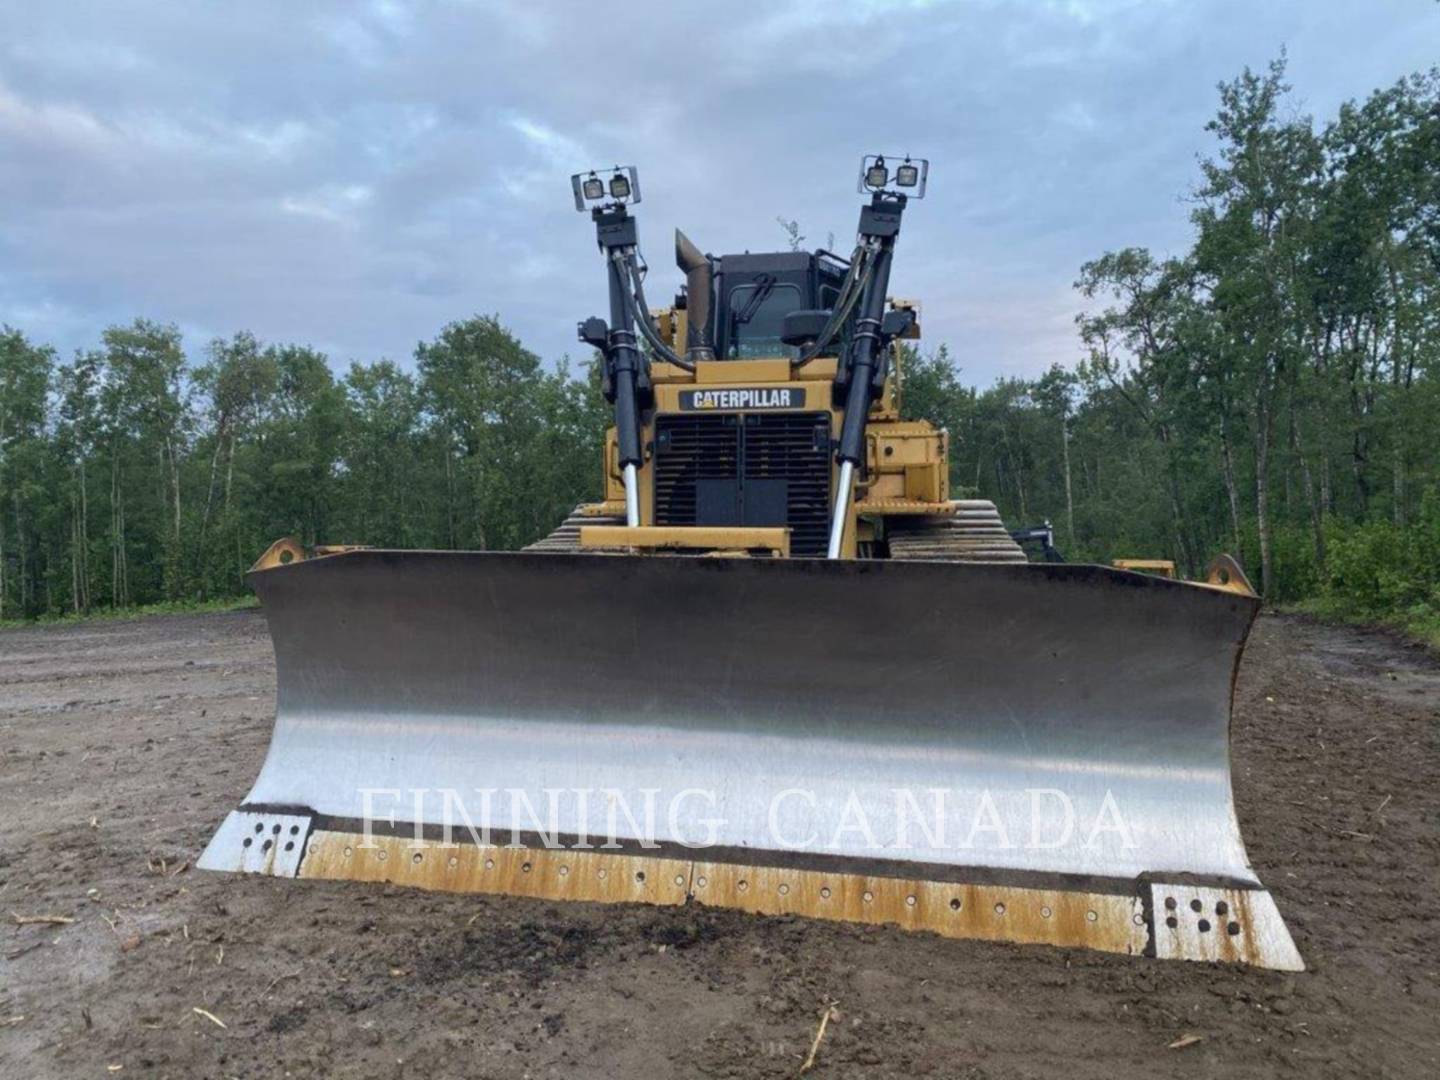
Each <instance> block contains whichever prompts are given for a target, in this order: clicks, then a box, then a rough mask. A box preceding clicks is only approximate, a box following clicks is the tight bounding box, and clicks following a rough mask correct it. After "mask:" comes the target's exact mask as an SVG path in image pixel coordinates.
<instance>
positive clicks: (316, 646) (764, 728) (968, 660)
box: [246, 551, 1258, 886]
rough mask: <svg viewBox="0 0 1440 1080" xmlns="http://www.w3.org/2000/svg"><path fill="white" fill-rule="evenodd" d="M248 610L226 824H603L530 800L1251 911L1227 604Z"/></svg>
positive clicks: (656, 574) (426, 580)
mask: <svg viewBox="0 0 1440 1080" xmlns="http://www.w3.org/2000/svg"><path fill="white" fill-rule="evenodd" d="M252 582H253V584H254V586H255V588H256V590H257V591H258V592H259V594H260V596H261V599H262V601H263V604H264V608H265V612H266V616H267V618H268V620H269V624H270V629H271V633H272V636H273V638H274V643H275V653H276V661H277V668H278V701H277V717H276V725H275V733H274V738H273V741H272V744H271V747H270V752H269V755H268V757H267V759H266V762H265V765H264V767H263V769H262V770H261V773H260V776H259V778H258V779H257V781H256V783H255V786H254V789H253V790H252V791H251V793H250V795H249V797H248V798H247V800H246V804H247V805H262V806H282V807H301V808H306V809H308V810H310V811H313V812H314V813H316V814H319V815H326V816H329V817H333V818H337V819H359V818H361V817H363V816H365V813H366V810H367V809H369V810H370V811H371V812H372V813H379V814H382V815H385V816H389V815H393V816H394V818H395V819H396V820H397V821H399V822H409V823H414V822H417V821H419V822H423V823H430V824H441V823H443V822H445V821H446V819H447V817H448V818H449V819H451V821H452V822H453V821H454V819H455V807H454V805H453V804H452V805H451V806H449V807H447V806H446V801H447V799H454V798H457V797H458V798H459V799H460V800H462V801H463V802H464V804H465V809H466V810H467V812H469V813H470V815H471V816H472V817H474V816H477V810H478V808H479V800H480V799H481V798H482V796H481V795H480V794H478V793H481V792H484V791H486V790H489V791H491V792H495V793H497V794H496V795H495V796H493V801H492V803H491V804H490V806H489V814H490V821H491V822H492V823H493V824H494V825H495V826H497V827H499V828H508V827H510V826H511V825H514V826H516V827H521V828H527V829H528V828H531V827H532V826H533V824H534V821H533V820H522V819H523V818H527V816H528V815H527V814H524V813H521V812H520V811H519V810H517V809H516V806H517V805H518V806H520V807H522V808H523V807H525V806H526V805H527V803H526V802H525V801H523V800H519V801H517V799H516V798H514V797H512V796H507V795H506V794H505V793H507V792H512V793H513V792H515V791H520V792H524V793H525V799H526V800H528V806H530V807H533V808H534V809H535V810H536V811H537V812H538V813H539V814H541V815H542V817H544V816H545V815H546V814H547V813H548V814H549V819H548V820H549V823H550V824H552V825H555V826H557V827H558V831H559V832H561V833H563V834H565V835H571V836H573V835H578V834H584V835H588V836H592V837H596V836H605V835H606V834H607V831H614V828H613V824H612V822H613V820H614V818H615V804H614V799H613V798H607V797H602V796H598V795H595V794H592V795H590V796H589V797H588V798H586V799H580V798H578V797H574V796H570V797H566V796H564V795H563V794H562V795H561V796H559V797H558V798H557V797H556V796H554V795H551V794H548V793H553V792H561V793H564V792H575V791H577V790H581V789H583V790H586V791H589V792H592V793H595V792H603V791H605V790H611V791H618V792H621V793H622V796H621V797H622V798H624V799H626V800H627V801H628V806H627V809H628V810H630V811H631V812H632V814H634V815H639V814H640V813H641V811H642V810H643V806H642V804H643V803H644V802H645V800H646V799H647V798H651V797H653V800H654V805H655V807H656V810H655V812H654V814H653V816H652V818H651V821H650V822H649V823H650V824H651V825H652V826H653V833H654V838H655V839H656V840H658V841H660V842H661V843H672V844H673V843H689V844H695V843H699V842H702V841H710V842H712V843H713V844H714V845H715V846H716V847H717V848H722V849H749V850H751V851H780V852H791V851H801V852H805V853H807V854H810V855H816V856H822V857H834V858H837V859H869V860H874V859H883V860H885V861H887V862H898V863H913V864H922V865H920V866H918V867H917V868H916V872H921V873H923V872H925V870H926V865H927V864H928V866H929V868H930V869H931V870H934V871H939V870H940V869H942V868H944V867H983V868H990V869H993V870H996V871H1000V872H1005V871H1015V872H1019V873H1032V872H1039V873H1045V874H1064V875H1084V876H1088V877H1097V878H1106V879H1127V880H1133V879H1135V878H1136V877H1137V876H1139V875H1142V874H1150V875H1156V874H1160V875H1170V876H1173V875H1198V876H1200V877H1203V878H1214V879H1217V880H1221V881H1225V882H1229V883H1232V884H1235V885H1240V886H1245V885H1254V884H1258V883H1257V882H1256V879H1255V876H1254V874H1253V872H1252V871H1251V869H1250V867H1249V864H1248V861H1247V859H1246V856H1245V851H1244V847H1243V845H1242V843H1241V839H1240V833H1239V828H1238V826H1237V823H1236V819H1235V814H1234V810H1233V806H1232V802H1231V787H1230V764H1229V723H1230V699H1231V687H1232V680H1233V676H1234V671H1235V667H1236V664H1237V661H1238V658H1239V654H1240V650H1241V649H1242V647H1243V643H1244V639H1245V636H1246V633H1247V631H1248V628H1249V625H1250V622H1251V620H1252V619H1253V617H1254V613H1255V609H1256V607H1257V606H1258V605H1257V602H1256V601H1255V600H1253V599H1250V598H1246V597H1241V596H1237V595H1234V594H1230V593H1224V592H1219V591H1215V590H1209V589H1204V588H1200V587H1196V586H1192V585H1185V584H1180V583H1176V582H1170V581H1163V580H1160V579H1156V578H1150V577H1144V576H1141V575H1137V574H1131V573H1124V572H1120V571H1115V570H1110V569H1108V568H1102V567H1091V566H1049V565H1031V566H1002V565H957V564H940V563H901V562H896V563H887V562H862V561H856V562H848V561H847V562H824V561H810V560H761V559H698V558H661V557H621V556H595V555H556V554H500V553H456V552H394V551H357V552H351V553H347V554H344V555H337V556H331V557H327V558H320V559H314V560H310V561H306V562H303V563H297V564H295V565H292V566H285V567H279V568H276V569H272V570H266V571H263V572H259V573H256V574H255V575H253V577H252ZM647 791H648V792H652V793H653V796H647V795H645V792H647ZM367 792H368V793H369V794H368V795H367V794H366V793H367ZM389 792H394V793H396V794H394V795H390V794H388V793H389ZM447 792H450V793H456V794H451V795H447V794H446V793H447ZM367 799H368V800H369V802H368V805H367V801H366V800H367ZM549 799H557V801H556V805H555V810H554V812H553V813H551V812H550V810H549V804H548V802H547V800H549ZM677 808H678V809H677ZM618 825H619V835H620V836H622V837H627V836H632V835H633V833H634V829H633V828H631V823H630V821H629V819H628V818H627V817H626V816H625V815H624V814H621V815H620V816H619V818H618Z"/></svg>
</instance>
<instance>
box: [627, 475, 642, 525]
mask: <svg viewBox="0 0 1440 1080" xmlns="http://www.w3.org/2000/svg"><path fill="white" fill-rule="evenodd" d="M625 524H626V525H628V526H630V528H632V529H633V528H635V527H636V526H638V525H639V524H640V478H639V475H638V474H637V473H636V471H635V466H634V464H633V463H632V464H630V465H626V466H625Z"/></svg>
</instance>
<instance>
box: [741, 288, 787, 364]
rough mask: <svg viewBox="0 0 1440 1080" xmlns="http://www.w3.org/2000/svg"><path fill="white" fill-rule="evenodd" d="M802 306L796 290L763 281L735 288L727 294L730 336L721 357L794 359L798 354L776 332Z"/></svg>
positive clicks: (778, 331)
mask: <svg viewBox="0 0 1440 1080" xmlns="http://www.w3.org/2000/svg"><path fill="white" fill-rule="evenodd" d="M801 306H802V302H801V297H800V289H799V287H798V286H795V285H792V284H789V283H786V282H777V281H774V280H773V279H770V280H767V279H766V278H764V277H762V278H759V279H757V280H756V281H752V282H747V283H746V284H744V285H737V286H736V287H735V288H734V289H732V290H731V292H730V304H729V310H730V333H729V335H728V338H727V344H726V349H725V356H726V358H727V359H730V360H749V359H758V358H762V357H777V356H784V357H790V358H792V359H793V358H794V357H795V356H798V355H799V350H798V349H796V348H795V347H794V346H791V345H785V344H783V343H782V342H781V340H780V332H781V329H782V324H783V323H784V320H785V316H786V315H788V314H789V313H790V312H792V311H798V310H800V308H801Z"/></svg>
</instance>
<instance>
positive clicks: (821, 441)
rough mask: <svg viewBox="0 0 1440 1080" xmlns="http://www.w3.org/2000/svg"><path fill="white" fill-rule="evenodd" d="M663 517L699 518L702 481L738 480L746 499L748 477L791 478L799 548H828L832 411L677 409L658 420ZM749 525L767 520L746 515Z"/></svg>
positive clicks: (810, 551)
mask: <svg viewBox="0 0 1440 1080" xmlns="http://www.w3.org/2000/svg"><path fill="white" fill-rule="evenodd" d="M654 470H655V523H656V524H657V525H714V524H723V523H722V522H716V521H699V520H697V499H696V481H726V480H728V481H732V482H734V483H735V485H736V488H737V492H738V497H737V502H738V504H739V505H740V506H742V507H743V506H744V505H745V497H744V491H745V482H746V481H783V482H784V483H785V492H786V497H785V512H786V521H785V524H787V525H789V526H790V530H791V532H790V551H791V554H793V555H802V556H815V555H823V554H824V553H825V546H826V541H827V540H828V533H829V521H830V415H829V414H828V413H823V412H820V413H786V412H774V413H747V414H739V413H710V414H701V415H690V414H684V413H679V414H670V415H666V416H661V417H659V418H657V420H656V422H655V458H654ZM739 523H742V524H760V522H755V521H744V520H743V511H742V521H741V522H739Z"/></svg>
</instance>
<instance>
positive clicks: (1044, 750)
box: [199, 155, 1303, 970]
mask: <svg viewBox="0 0 1440 1080" xmlns="http://www.w3.org/2000/svg"><path fill="white" fill-rule="evenodd" d="M928 178H929V164H928V162H926V161H924V160H921V159H912V158H910V157H902V158H897V157H893V156H891V157H888V158H887V157H886V156H883V155H869V156H867V157H865V158H864V159H863V161H862V163H861V168H860V172H859V176H858V180H857V189H858V193H859V194H860V195H861V196H862V199H861V206H860V216H859V224H858V227H857V230H856V236H857V238H856V243H855V245H854V249H853V251H852V252H851V254H850V255H849V257H848V258H845V257H841V256H839V255H836V254H834V253H832V252H829V251H825V250H817V251H781V252H769V253H759V254H755V253H750V252H744V253H741V254H725V255H712V254H708V253H705V252H702V251H701V249H700V248H698V247H697V246H696V245H695V244H694V243H692V242H691V241H690V240H689V238H687V237H686V236H685V235H684V234H683V233H680V232H678V231H677V233H676V237H675V251H676V262H677V267H678V269H679V270H680V271H681V273H682V274H683V278H684V285H683V288H681V289H680V290H679V291H678V293H677V294H676V296H675V300H674V302H673V304H672V305H671V306H670V307H668V308H659V309H653V310H652V309H651V308H650V307H649V306H648V304H647V302H646V298H645V291H644V281H645V277H646V276H647V270H646V266H645V263H644V261H643V258H642V256H641V254H640V243H639V227H638V219H637V216H636V212H635V206H636V205H637V204H638V203H639V202H640V183H639V176H638V173H637V172H636V170H635V169H634V168H632V167H628V166H626V167H620V166H617V167H615V168H613V169H608V170H594V171H590V172H582V173H577V174H575V175H574V176H573V177H572V178H571V187H572V194H573V196H574V201H575V205H576V208H577V209H579V210H581V211H582V212H584V213H585V214H587V215H588V216H589V218H590V219H591V221H592V223H593V225H594V227H595V240H596V243H597V245H598V248H599V250H600V253H601V254H602V256H603V258H604V263H605V271H606V280H607V283H608V301H609V308H608V313H607V316H606V317H592V318H588V319H585V320H584V321H583V322H581V323H580V324H579V332H578V336H579V339H580V340H581V341H583V342H585V343H587V344H588V345H590V346H592V347H593V348H594V349H595V350H596V353H597V355H598V358H599V361H600V363H601V367H602V372H603V378H602V380H601V392H602V393H603V394H604V396H605V398H606V400H607V401H608V403H609V404H610V405H611V406H612V407H613V410H614V424H613V426H612V427H611V428H610V429H609V431H608V432H607V435H606V439H605V443H604V460H603V463H602V473H603V481H604V489H603V493H602V494H603V497H602V498H601V499H600V500H599V501H597V502H594V503H591V504H586V505H582V506H580V507H577V508H576V510H575V512H574V513H573V514H572V515H571V516H570V518H569V519H568V520H566V521H565V522H563V523H562V524H561V525H560V526H559V527H558V528H557V529H556V530H555V531H554V532H553V533H552V534H551V535H549V536H548V537H546V538H545V539H543V540H541V541H539V542H537V543H535V544H534V545H532V546H531V547H530V548H528V549H526V550H523V551H518V552H491V551H484V552H476V551H400V550H381V549H371V548H364V547H351V546H340V547H314V548H310V549H306V548H305V547H303V546H302V545H301V544H299V543H297V542H296V541H294V540H293V539H283V540H280V541H277V542H276V543H275V544H274V545H272V546H271V548H270V549H269V550H268V551H267V552H266V553H265V554H264V555H263V556H262V557H261V558H260V560H259V561H258V562H257V563H256V564H255V566H254V568H253V570H252V571H251V573H250V575H249V581H250V583H251V585H252V586H253V588H254V589H255V591H256V592H257V593H258V594H259V597H260V600H261V602H262V606H263V608H264V611H265V615H266V618H267V620H268V624H269V628H270V633H271V637H272V639H273V644H274V649H275V659H276V668H277V692H276V720H275V729H274V734H273V737H272V741H271V744H270V748H269V752H268V755H267V757H266V759H265V762H264V765H263V767H262V769H261V771H260V774H259V777H258V778H257V779H256V781H255V783H254V786H253V788H252V789H251V791H250V793H249V794H248V795H247V796H246V797H245V799H244V800H243V802H242V803H241V805H240V806H239V807H238V808H237V809H235V810H234V811H233V812H231V813H230V814H229V815H228V817H227V818H226V819H225V820H224V822H223V823H222V824H221V825H220V827H219V829H218V831H217V832H216V833H215V835H214V837H213V839H212V840H211V841H210V843H209V845H208V846H207V848H206V849H205V851H204V854H203V856H202V857H201V859H200V862H199V865H200V866H201V867H202V868H207V869H212V870H225V871H240V872H251V873H262V874H271V875H277V876H281V877H294V878H310V879H342V880H351V881H366V882H377V883H378V882H385V883H390V884H395V885H404V886H413V887H417V888H422V889H434V890H447V891H453V892H470V893H492V894H510V895H516V896H525V897H540V898H545V899H547V900H556V901H562V900H564V901H577V902H580V901H604V902H639V903H647V904H657V905H685V904H700V905H708V906H714V907H726V908H736V909H740V910H743V911H746V912H752V913H755V914H760V915H798V916H804V917H809V918H816V919H835V920H844V921H852V922H864V923H876V924H897V925H899V926H900V927H902V928H906V929H910V930H918V931H929V932H933V933H936V934H940V935H944V936H949V937H959V938H977V939H983V940H991V941H1008V942H1017V943H1029V944H1041V945H1051V946H1059V947H1067V948H1068V947H1087V948H1093V949H1099V950H1105V951H1109V952H1115V953H1121V954H1129V955H1133V956H1151V957H1159V958H1176V959H1189V960H1219V961H1230V962H1238V963H1247V964H1253V965H1259V966H1264V967H1271V968H1279V969H1287V970H1300V969H1301V968H1303V962H1302V960H1301V958H1300V956H1299V953H1298V952H1297V950H1296V947H1295V945H1294V942H1293V941H1292V939H1291V936H1290V934H1289V932H1288V930H1287V928H1286V926H1285V923H1284V921H1283V919H1282V918H1281V916H1280V914H1279V911H1278V909H1277V907H1276V905H1275V903H1274V901H1273V899H1272V898H1271V895H1270V893H1269V892H1268V891H1267V890H1266V889H1265V888H1264V886H1263V885H1262V884H1261V883H1260V881H1259V879H1258V877H1257V876H1256V874H1255V872H1254V871H1253V869H1252V868H1251V866H1250V863H1249V860H1248V859H1247V857H1246V853H1245V848H1244V845H1243V842H1242V840H1241V835H1240V828H1239V824H1238V821H1237V818H1236V815H1235V809H1234V805H1233V800H1232V791H1231V779H1230V761H1229V728H1230V722H1231V704H1232V696H1233V690H1234V682H1235V677H1236V672H1237V669H1238V665H1239V663H1240V658H1241V654H1242V651H1243V649H1244V645H1245V640H1246V637H1247V635H1248V633H1249V630H1250V626H1251V623H1252V621H1253V620H1254V618H1255V616H1256V613H1257V609H1258V607H1259V600H1258V599H1257V597H1256V596H1255V593H1254V591H1253V590H1252V589H1251V588H1250V586H1249V583H1248V582H1247V581H1246V579H1245V577H1244V574H1243V571H1242V570H1241V568H1240V567H1239V566H1238V565H1237V564H1236V563H1235V562H1234V561H1233V560H1230V559H1228V558H1226V557H1223V556H1222V557H1221V558H1219V559H1217V561H1216V562H1215V563H1214V564H1213V565H1212V567H1211V569H1210V571H1209V574H1208V576H1207V580H1206V581H1203V582H1185V581H1179V580H1171V579H1166V578H1162V577H1157V576H1155V575H1153V574H1142V573H1138V572H1134V571H1130V570H1125V569H1117V568H1114V567H1106V566H1094V565H1081V564H1068V563H1062V562H1055V561H1050V560H1046V561H1036V562H1030V561H1029V560H1028V559H1027V558H1026V555H1025V553H1024V551H1023V550H1022V549H1021V548H1020V546H1019V545H1018V544H1017V543H1016V542H1015V540H1014V538H1012V536H1011V535H1010V533H1008V532H1007V531H1006V529H1005V526H1004V524H1003V523H1002V521H1001V519H1000V515H999V514H998V513H997V511H996V508H995V506H994V504H992V503H990V502H987V501H983V500H979V499H956V498H952V497H951V491H950V486H949V485H950V470H949V462H948V452H949V447H948V443H947V438H948V437H947V433H946V432H945V431H943V430H939V429H937V428H936V427H934V426H932V425H931V424H929V423H926V422H924V421H918V420H907V419H904V418H902V414H901V411H900V404H901V395H902V394H903V370H902V360H903V355H904V345H905V343H907V342H909V341H913V340H914V339H916V338H917V337H918V336H919V306H918V305H917V304H916V303H913V302H910V301H906V300H900V299H894V298H892V297H891V296H890V291H889V290H890V278H891V269H892V264H893V257H894V254H895V250H896V243H897V239H898V237H899V235H900V227H901V223H902V219H903V218H904V215H905V212H906V210H907V209H908V208H910V207H911V206H913V204H914V203H915V202H916V201H917V200H919V199H921V198H922V197H923V196H924V194H925V189H926V186H927V183H928ZM1048 548H1049V545H1048V544H1047V550H1048Z"/></svg>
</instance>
